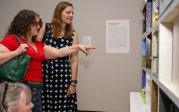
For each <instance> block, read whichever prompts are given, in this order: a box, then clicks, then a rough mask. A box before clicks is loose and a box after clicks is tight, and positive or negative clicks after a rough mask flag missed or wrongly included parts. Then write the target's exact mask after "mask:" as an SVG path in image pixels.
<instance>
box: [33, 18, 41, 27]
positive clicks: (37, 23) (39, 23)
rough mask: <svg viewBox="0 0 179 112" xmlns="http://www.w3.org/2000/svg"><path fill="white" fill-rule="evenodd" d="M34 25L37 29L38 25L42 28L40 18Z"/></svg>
mask: <svg viewBox="0 0 179 112" xmlns="http://www.w3.org/2000/svg"><path fill="white" fill-rule="evenodd" d="M34 25H36V27H37V26H38V25H39V26H40V27H42V25H43V22H42V19H41V18H40V19H39V21H36V22H35V23H34Z"/></svg>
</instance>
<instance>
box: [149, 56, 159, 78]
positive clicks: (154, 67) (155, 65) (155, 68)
mask: <svg viewBox="0 0 179 112" xmlns="http://www.w3.org/2000/svg"><path fill="white" fill-rule="evenodd" d="M151 70H152V73H153V74H154V75H155V76H158V58H156V57H153V58H152V65H151Z"/></svg>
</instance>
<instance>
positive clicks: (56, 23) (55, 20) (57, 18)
mask: <svg viewBox="0 0 179 112" xmlns="http://www.w3.org/2000/svg"><path fill="white" fill-rule="evenodd" d="M68 6H71V7H73V5H72V4H71V3H69V2H65V1H63V2H60V3H59V4H58V5H57V6H56V8H55V10H54V14H53V17H52V26H53V27H52V30H53V35H54V37H58V36H59V35H60V32H61V30H62V25H61V23H62V19H61V16H62V12H63V10H64V9H65V8H66V7H68ZM65 30H66V32H65V37H64V38H68V37H71V36H72V35H73V25H72V23H71V24H67V26H66V29H65Z"/></svg>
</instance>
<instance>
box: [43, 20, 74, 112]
mask: <svg viewBox="0 0 179 112" xmlns="http://www.w3.org/2000/svg"><path fill="white" fill-rule="evenodd" d="M43 41H44V43H45V44H46V45H50V46H53V47H55V48H58V49H60V48H62V47H65V46H71V45H72V42H73V38H72V37H70V38H67V39H64V38H58V39H55V38H53V37H52V36H51V24H49V23H48V24H46V31H45V35H44V38H43ZM70 82H71V66H70V56H65V57H62V58H58V59H53V60H45V62H44V64H43V91H42V106H43V107H42V108H43V112H76V111H77V100H76V93H75V94H73V95H71V96H68V97H67V90H68V87H69V85H70Z"/></svg>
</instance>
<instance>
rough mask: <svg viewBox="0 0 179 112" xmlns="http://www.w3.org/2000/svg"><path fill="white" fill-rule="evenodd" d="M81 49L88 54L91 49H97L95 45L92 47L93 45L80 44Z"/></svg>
mask: <svg viewBox="0 0 179 112" xmlns="http://www.w3.org/2000/svg"><path fill="white" fill-rule="evenodd" d="M79 49H80V50H81V51H82V52H83V53H85V54H86V55H88V54H90V53H91V52H90V50H91V49H96V48H95V47H92V46H85V45H79Z"/></svg>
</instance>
